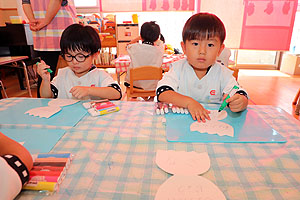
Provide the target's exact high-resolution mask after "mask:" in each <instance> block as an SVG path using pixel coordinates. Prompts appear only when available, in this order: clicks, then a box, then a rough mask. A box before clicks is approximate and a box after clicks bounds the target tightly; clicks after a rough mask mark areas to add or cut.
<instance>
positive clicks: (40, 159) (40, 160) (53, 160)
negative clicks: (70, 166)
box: [34, 157, 69, 162]
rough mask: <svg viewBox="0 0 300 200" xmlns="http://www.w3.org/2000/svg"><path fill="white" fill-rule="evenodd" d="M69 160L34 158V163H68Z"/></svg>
mask: <svg viewBox="0 0 300 200" xmlns="http://www.w3.org/2000/svg"><path fill="white" fill-rule="evenodd" d="M68 161H69V158H53V157H48V158H36V159H35V160H34V162H68Z"/></svg>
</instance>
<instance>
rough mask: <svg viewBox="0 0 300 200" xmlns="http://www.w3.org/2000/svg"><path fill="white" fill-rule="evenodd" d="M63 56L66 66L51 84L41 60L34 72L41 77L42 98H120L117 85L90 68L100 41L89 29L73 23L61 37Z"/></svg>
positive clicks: (104, 75) (95, 69)
mask: <svg viewBox="0 0 300 200" xmlns="http://www.w3.org/2000/svg"><path fill="white" fill-rule="evenodd" d="M60 48H61V54H62V57H63V58H64V59H65V60H66V61H67V63H68V67H65V68H62V69H59V70H58V73H57V76H56V77H54V79H53V80H52V81H51V82H50V73H49V72H48V71H47V69H48V68H49V66H48V65H46V63H44V62H43V61H42V62H41V63H40V64H38V69H37V72H38V74H39V75H40V76H41V77H42V84H41V88H40V94H41V97H43V98H61V99H71V98H72V99H82V100H87V99H101V98H105V99H121V97H122V92H121V88H120V86H119V85H118V84H117V83H116V82H115V81H114V80H113V78H112V77H111V76H110V75H109V74H108V73H106V72H105V71H104V70H100V69H98V68H96V66H94V65H93V60H94V59H95V58H97V57H98V55H99V51H100V49H101V42H100V38H99V35H98V33H97V32H96V30H95V29H94V28H92V27H91V26H83V25H80V24H73V25H71V26H69V27H68V28H66V29H65V30H64V32H63V34H62V36H61V40H60Z"/></svg>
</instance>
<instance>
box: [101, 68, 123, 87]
mask: <svg viewBox="0 0 300 200" xmlns="http://www.w3.org/2000/svg"><path fill="white" fill-rule="evenodd" d="M100 79H101V80H100V81H101V82H100V84H101V85H100V87H107V86H109V85H111V84H113V83H114V84H117V85H119V84H118V83H117V82H116V81H114V79H113V78H112V77H111V76H110V75H109V74H108V73H107V72H106V71H104V70H101V75H100Z"/></svg>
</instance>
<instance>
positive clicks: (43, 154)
mask: <svg viewBox="0 0 300 200" xmlns="http://www.w3.org/2000/svg"><path fill="white" fill-rule="evenodd" d="M51 157H52V158H70V157H71V153H57V154H55V153H53V154H51V153H42V154H38V156H37V158H51Z"/></svg>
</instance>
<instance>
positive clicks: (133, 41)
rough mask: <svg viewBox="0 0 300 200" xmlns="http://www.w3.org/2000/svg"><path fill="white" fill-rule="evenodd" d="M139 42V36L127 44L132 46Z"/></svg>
mask: <svg viewBox="0 0 300 200" xmlns="http://www.w3.org/2000/svg"><path fill="white" fill-rule="evenodd" d="M140 40H142V38H141V36H138V37H136V38H134V39H133V40H131V41H130V42H129V43H128V44H134V43H137V42H138V41H140Z"/></svg>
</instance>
